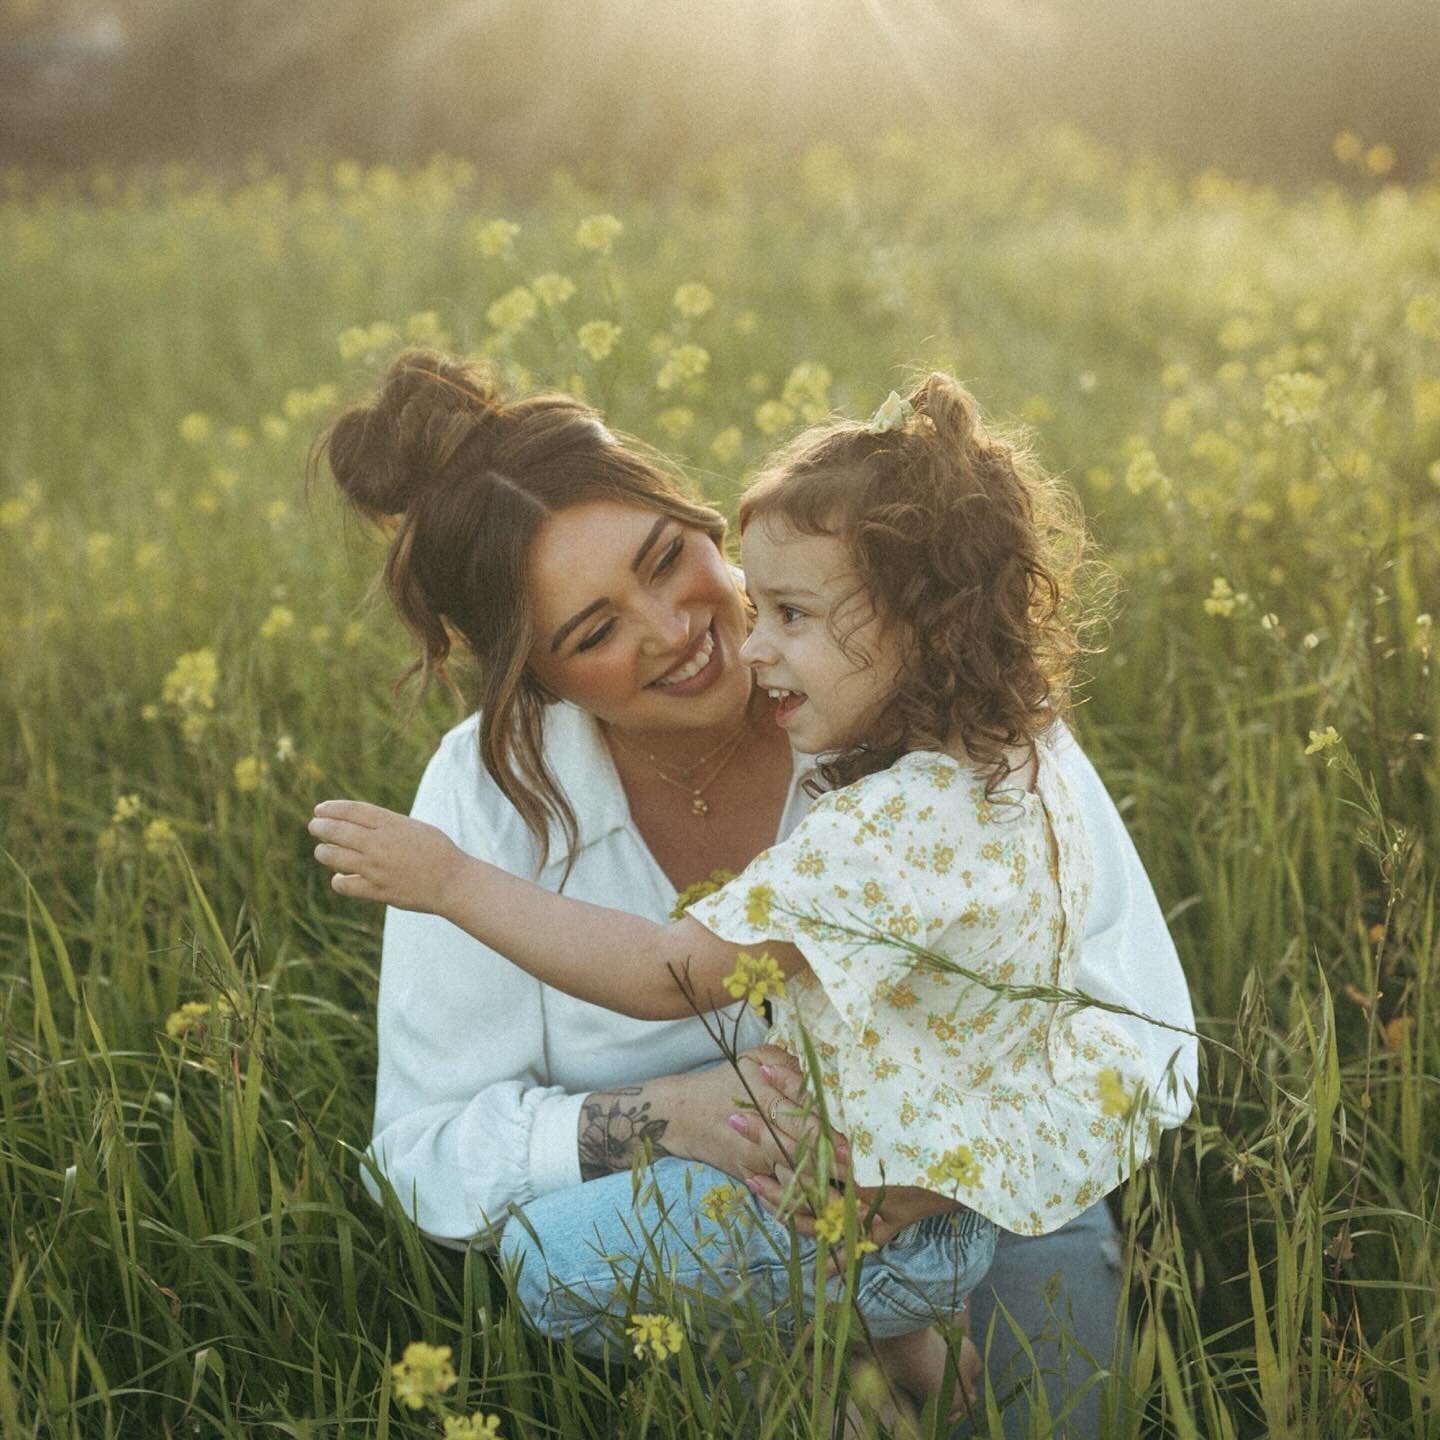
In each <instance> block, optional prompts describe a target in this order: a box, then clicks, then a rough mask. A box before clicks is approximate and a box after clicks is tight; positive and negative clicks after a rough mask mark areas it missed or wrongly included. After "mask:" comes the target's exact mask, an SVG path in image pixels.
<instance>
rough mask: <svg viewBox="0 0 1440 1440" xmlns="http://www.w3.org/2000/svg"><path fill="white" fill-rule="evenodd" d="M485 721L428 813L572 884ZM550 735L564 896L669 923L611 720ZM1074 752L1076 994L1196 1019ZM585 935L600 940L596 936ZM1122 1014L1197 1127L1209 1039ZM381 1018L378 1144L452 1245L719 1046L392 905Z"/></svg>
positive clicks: (587, 721) (494, 854)
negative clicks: (1078, 846) (554, 982)
mask: <svg viewBox="0 0 1440 1440" xmlns="http://www.w3.org/2000/svg"><path fill="white" fill-rule="evenodd" d="M476 731H477V720H476V717H474V716H471V717H470V719H468V720H466V721H464V722H462V723H461V724H460V725H457V726H456V727H455V728H454V729H453V730H451V731H450V733H449V734H448V735H446V736H445V738H444V739H443V740H442V741H441V743H440V748H439V749H438V750H437V751H436V753H435V755H434V756H433V757H432V758H431V760H430V763H429V765H428V766H427V767H426V770H425V775H424V778H423V779H422V780H421V782H420V788H419V791H418V793H417V794H416V797H415V805H414V808H413V809H412V811H411V814H413V815H414V816H415V817H416V818H417V819H420V820H426V821H428V822H429V823H430V824H432V825H436V826H438V827H439V828H440V829H441V830H443V831H445V833H446V834H447V835H449V836H450V838H451V839H452V840H454V841H455V843H456V844H457V845H459V846H460V848H461V849H463V850H465V851H466V852H467V853H469V854H471V855H474V856H477V857H478V858H480V859H482V860H488V861H489V862H490V863H491V864H494V865H498V866H500V867H501V868H502V869H504V870H508V871H511V872H512V873H514V874H517V875H524V876H527V877H529V878H532V879H534V880H536V881H538V883H539V884H541V885H543V886H545V887H546V888H547V889H551V890H556V889H559V887H560V884H561V880H562V877H563V876H564V874H565V860H566V857H565V853H564V848H565V842H564V840H563V838H562V837H561V836H560V835H559V834H558V832H557V833H556V835H555V836H554V839H553V841H552V855H551V858H550V860H549V861H548V862H547V863H546V864H545V865H544V866H543V867H541V868H538V869H537V863H536V862H537V847H536V846H535V844H534V841H533V840H532V838H531V836H530V833H529V831H528V830H527V829H526V828H525V824H524V822H523V821H522V820H521V818H520V817H519V815H518V814H516V812H515V810H514V809H513V807H512V806H511V805H510V803H509V802H508V801H507V800H506V799H505V797H504V796H503V795H502V794H501V793H500V790H499V788H498V787H497V786H496V785H495V783H494V781H493V780H492V779H491V778H490V776H489V775H488V774H487V773H486V772H485V769H484V767H483V766H482V765H481V763H480V756H479V751H478V748H477V740H476ZM544 741H545V761H546V764H547V765H548V766H549V768H550V771H551V774H552V775H553V776H554V777H555V779H556V781H557V782H558V783H559V785H560V786H561V788H562V789H563V790H564V791H565V793H566V795H567V796H568V798H569V800H570V804H571V806H572V807H573V809H574V812H575V819H576V823H577V826H578V831H579V838H578V844H577V846H576V847H575V850H574V855H573V862H574V863H573V865H572V867H571V870H570V874H569V878H568V879H567V880H565V886H564V889H565V894H567V895H570V896H574V897H576V898H578V899H582V900H589V901H592V902H593V903H595V904H599V905H608V906H611V907H614V908H616V909H622V910H628V911H630V912H631V913H633V914H636V915H644V916H648V917H649V918H650V919H652V920H659V921H664V920H666V919H667V918H668V916H669V913H670V909H671V907H672V906H673V905H674V903H675V896H676V892H675V887H674V886H673V885H671V883H670V882H669V880H668V879H667V878H666V876H665V873H664V871H663V870H661V868H660V866H659V865H658V864H657V863H656V861H655V858H654V856H652V855H651V853H650V851H649V849H648V848H647V847H646V844H645V841H644V839H643V838H642V837H641V835H640V832H639V830H638V829H637V828H636V826H635V824H634V823H633V821H632V820H631V818H630V811H629V806H628V804H627V802H626V799H625V793H624V790H623V789H622V788H621V785H620V780H619V777H618V776H617V775H616V773H615V767H614V766H613V765H612V763H611V761H610V755H609V751H608V750H607V749H606V747H605V743H604V740H603V739H602V737H601V735H600V732H599V729H598V726H597V725H596V723H595V721H594V719H593V718H592V717H591V716H589V715H588V714H586V713H585V712H584V711H581V710H579V709H577V708H576V707H574V706H572V705H568V704H560V705H553V706H551V707H550V708H549V709H547V711H546V712H545V736H544ZM1056 757H1057V759H1058V760H1059V761H1060V763H1061V766H1062V768H1063V769H1064V772H1065V775H1066V778H1067V779H1068V781H1069V783H1070V786H1071V788H1072V790H1073V791H1074V793H1075V795H1076V798H1077V800H1078V802H1079V806H1080V810H1081V813H1082V815H1083V818H1084V821H1085V826H1086V830H1087V833H1088V835H1089V838H1090V844H1091V848H1092V851H1093V853H1094V856H1095V865H1096V876H1095V887H1094V891H1093V894H1092V897H1091V903H1090V911H1089V917H1088V920H1087V924H1086V931H1085V939H1084V944H1083V945H1082V947H1081V952H1080V960H1079V964H1078V966H1077V969H1076V984H1077V987H1078V988H1079V989H1081V990H1083V991H1085V992H1086V993H1087V994H1090V995H1092V996H1094V997H1095V998H1097V999H1101V1000H1107V1001H1114V1002H1117V1003H1119V1004H1122V1005H1128V1006H1135V1007H1138V1008H1139V1009H1141V1010H1143V1012H1144V1013H1145V1014H1146V1015H1149V1016H1152V1017H1153V1018H1155V1019H1157V1020H1161V1021H1164V1022H1166V1023H1167V1024H1169V1025H1174V1026H1180V1027H1183V1028H1185V1029H1190V1030H1193V1028H1194V1019H1193V1015H1192V1012H1191V1008H1190V996H1189V991H1188V989H1187V987H1186V984H1185V978H1184V975H1183V973H1182V972H1181V969H1180V962H1179V959H1178V957H1177V956H1176V953H1175V946H1174V943H1173V941H1172V940H1171V938H1170V934H1169V931H1168V929H1167V928H1166V925H1165V921H1164V918H1163V917H1162V915H1161V913H1160V908H1159V905H1158V904H1157V903H1156V900H1155V895H1154V892H1153V890H1152V889H1151V887H1150V882H1149V880H1148V879H1147V878H1146V875H1145V871H1144V867H1143V866H1142V865H1141V863H1140V858H1139V856H1138V855H1137V854H1136V852H1135V847H1134V845H1133V844H1132V843H1131V840H1130V837H1129V835H1128V834H1127V833H1126V831H1125V827H1124V825H1123V823H1122V822H1121V820H1120V816H1119V813H1118V812H1117V811H1116V809H1115V806H1114V804H1113V803H1112V802H1111V800H1110V797H1109V796H1108V795H1107V794H1106V792H1105V788H1104V786H1103V785H1102V784H1101V782H1100V779H1099V776H1097V775H1096V773H1095V770H1094V768H1093V767H1092V766H1091V764H1090V762H1089V761H1088V760H1087V759H1086V757H1085V755H1084V754H1083V753H1082V751H1081V750H1080V747H1079V746H1078V745H1076V744H1075V743H1074V741H1073V740H1071V739H1069V738H1068V736H1067V737H1066V738H1065V739H1064V740H1062V741H1061V742H1060V743H1058V744H1057V746H1056ZM810 764H811V761H810V759H809V757H806V756H798V755H797V756H796V765H795V772H794V774H793V775H792V777H791V783H790V791H789V795H788V796H787V800H786V805H785V810H784V813H783V814H782V816H781V822H780V829H779V833H778V835H777V839H783V838H784V836H785V835H787V834H788V833H789V832H790V830H791V829H792V828H793V826H794V825H795V824H796V822H797V821H798V820H799V818H800V816H801V815H803V814H804V813H805V810H806V809H807V807H808V804H809V799H808V797H807V796H806V794H805V792H804V790H803V788H802V787H801V785H800V781H801V779H802V778H803V777H804V775H805V774H806V773H808V771H809V768H810ZM694 878H695V879H697V880H699V879H703V878H704V877H703V876H698V875H697V876H695V877H694ZM575 944H576V945H578V946H581V947H583V946H584V944H585V936H584V932H583V930H577V932H576V935H575ZM1112 1018H1113V1019H1114V1021H1115V1023H1116V1024H1118V1025H1119V1026H1120V1027H1121V1028H1122V1029H1124V1030H1125V1032H1126V1033H1127V1034H1128V1035H1129V1036H1130V1037H1131V1038H1132V1039H1133V1040H1134V1042H1135V1043H1136V1045H1138V1046H1139V1047H1140V1049H1141V1053H1142V1055H1143V1056H1144V1060H1145V1064H1146V1067H1147V1068H1148V1070H1149V1074H1150V1080H1151V1088H1152V1090H1154V1092H1155V1093H1156V1095H1157V1096H1158V1097H1159V1099H1160V1110H1161V1113H1162V1116H1163V1119H1164V1121H1165V1122H1166V1123H1169V1124H1179V1123H1180V1121H1181V1120H1182V1119H1183V1118H1184V1117H1185V1115H1186V1114H1187V1113H1188V1111H1189V1108H1190V1099H1189V1096H1190V1094H1191V1093H1192V1092H1193V1090H1194V1087H1195V1079H1196V1043H1195V1040H1194V1038H1193V1037H1192V1036H1187V1035H1183V1034H1177V1033H1176V1032H1175V1031H1173V1030H1166V1029H1162V1028H1160V1027H1158V1026H1154V1025H1151V1024H1148V1023H1146V1022H1145V1021H1143V1020H1140V1019H1137V1018H1133V1017H1123V1016H1114V1017H1112ZM378 1025H379V1043H380V1066H379V1074H378V1076H377V1081H376V1096H375V1126H374V1135H373V1138H372V1141H371V1153H372V1155H373V1156H374V1158H375V1161H376V1163H377V1165H378V1167H379V1168H380V1170H381V1171H382V1172H383V1173H384V1174H385V1175H386V1176H387V1177H388V1178H389V1180H390V1183H391V1184H392V1185H393V1186H394V1187H395V1190H396V1192H397V1194H398V1195H399V1197H400V1200H401V1202H402V1204H404V1206H405V1208H406V1210H407V1211H408V1212H410V1213H411V1214H413V1216H414V1217H415V1220H416V1222H417V1223H418V1224H419V1226H420V1228H421V1229H422V1230H424V1231H425V1232H426V1233H427V1234H430V1235H432V1236H434V1237H435V1238H437V1239H451V1240H464V1239H468V1238H470V1237H472V1236H475V1235H478V1234H481V1233H483V1232H485V1231H486V1230H487V1229H488V1228H489V1226H490V1225H491V1224H492V1223H493V1224H499V1223H503V1221H504V1218H505V1213H506V1207H507V1206H508V1205H510V1204H512V1203H513V1204H517V1205H524V1204H525V1203H526V1202H528V1201H530V1200H533V1199H535V1198H536V1197H537V1196H540V1195H544V1194H546V1193H548V1192H549V1191H551V1190H557V1189H560V1188H562V1187H564V1186H567V1185H578V1184H579V1183H580V1161H579V1144H578V1133H579V1121H580V1108H581V1105H582V1104H583V1102H584V1099H585V1097H586V1095H588V1094H589V1093H590V1092H592V1091H595V1090H608V1089H615V1088H617V1087H620V1086H624V1085H634V1084H638V1083H640V1082H642V1081H645V1080H650V1079H654V1078H655V1077H657V1076H661V1075H670V1074H675V1073H679V1072H682V1071H686V1070H693V1069H696V1068H698V1067H700V1066H703V1065H706V1064H710V1063H713V1062H714V1061H715V1060H717V1059H718V1058H719V1055H718V1053H717V1051H716V1049H715V1045H714V1042H713V1041H712V1040H711V1039H710V1037H709V1036H708V1035H707V1034H706V1033H705V1030H704V1027H703V1026H702V1025H701V1023H700V1021H699V1020H698V1019H697V1018H695V1017H693V1016H692V1017H689V1018H687V1019H683V1020H663V1021H651V1020H632V1019H630V1018H629V1017H627V1016H624V1015H618V1014H615V1013H613V1012H611V1011H609V1010H604V1009H601V1008H600V1007H599V1006H596V1005H591V1004H589V1003H587V1002H586V1001H583V1000H577V999H574V998H573V997H571V996H569V995H565V994H563V993H561V992H560V991H558V990H554V989H552V988H550V987H549V986H547V985H542V984H541V983H540V982H539V981H538V980H534V979H532V978H531V977H530V976H529V975H527V974H525V972H524V971H522V970H520V969H517V968H516V967H515V966H514V965H512V964H511V963H510V962H509V961H508V960H505V959H504V958H503V957H501V956H500V955H497V954H496V953H495V952H494V951H493V950H490V949H488V948H487V947H486V946H484V945H481V944H480V943H479V942H478V941H476V940H473V939H472V938H471V937H470V936H469V935H467V934H465V932H464V931H462V930H459V929H457V928H456V927H455V926H453V925H451V924H450V923H449V922H448V921H446V920H442V919H440V918H439V917H438V916H435V915H426V914H419V913H414V912H411V911H406V910H387V911H386V915H385V939H384V949H383V953H382V962H381V969H380V1000H379V1018H378ZM764 1028H765V1027H764V1025H763V1023H762V1022H761V1021H760V1020H759V1019H758V1018H756V1017H755V1016H753V1015H750V1014H747V1015H746V1016H745V1017H744V1018H743V1019H742V1021H741V1030H740V1037H739V1040H740V1045H741V1047H742V1048H744V1047H745V1046H747V1045H751V1044H756V1043H758V1042H759V1041H760V1040H761V1039H762V1038H763V1036H764ZM365 1178H366V1183H367V1185H369V1184H370V1183H371V1182H370V1177H369V1175H368V1174H367V1175H366V1177H365ZM371 1188H372V1191H373V1186H372V1187H371Z"/></svg>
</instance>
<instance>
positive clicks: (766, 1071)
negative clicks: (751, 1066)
mask: <svg viewBox="0 0 1440 1440" xmlns="http://www.w3.org/2000/svg"><path fill="white" fill-rule="evenodd" d="M760 1073H761V1074H762V1075H763V1076H764V1077H765V1078H766V1079H767V1080H773V1079H774V1078H775V1067H774V1066H773V1065H762V1066H761V1067H760Z"/></svg>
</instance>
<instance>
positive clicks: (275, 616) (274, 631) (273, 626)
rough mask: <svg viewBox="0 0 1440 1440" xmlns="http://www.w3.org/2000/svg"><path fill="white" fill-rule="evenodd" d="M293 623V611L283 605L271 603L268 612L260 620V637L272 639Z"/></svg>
mask: <svg viewBox="0 0 1440 1440" xmlns="http://www.w3.org/2000/svg"><path fill="white" fill-rule="evenodd" d="M294 625H295V612H294V611H293V610H291V609H290V608H289V607H288V606H285V605H273V606H271V608H270V613H269V614H268V615H267V616H266V617H265V618H264V620H262V621H261V622H260V638H261V639H262V640H274V639H275V638H276V637H277V636H279V635H283V634H284V633H285V632H286V631H287V630H290V629H293V628H294Z"/></svg>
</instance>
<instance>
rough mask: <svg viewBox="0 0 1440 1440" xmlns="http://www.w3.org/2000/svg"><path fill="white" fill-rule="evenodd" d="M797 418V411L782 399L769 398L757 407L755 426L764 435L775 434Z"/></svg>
mask: <svg viewBox="0 0 1440 1440" xmlns="http://www.w3.org/2000/svg"><path fill="white" fill-rule="evenodd" d="M794 420H795V412H794V411H793V410H792V409H791V408H790V407H789V406H788V405H786V404H784V403H783V402H782V401H780V400H767V401H765V403H764V404H763V405H758V406H756V408H755V428H756V429H757V430H759V431H760V433H761V434H762V435H774V434H775V433H776V432H777V431H779V430H783V429H784V428H785V427H786V426H787V425H790V424H792V423H793V422H794Z"/></svg>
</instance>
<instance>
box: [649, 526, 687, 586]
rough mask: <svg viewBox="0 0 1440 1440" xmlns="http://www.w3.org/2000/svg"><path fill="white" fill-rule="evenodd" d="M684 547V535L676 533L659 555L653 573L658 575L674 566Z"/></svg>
mask: <svg viewBox="0 0 1440 1440" xmlns="http://www.w3.org/2000/svg"><path fill="white" fill-rule="evenodd" d="M684 548H685V539H684V537H683V536H680V535H677V536H676V537H675V539H673V540H672V541H671V542H670V544H669V546H668V547H667V548H666V550H665V553H664V554H663V555H662V556H661V557H660V559H659V562H658V563H657V564H656V566H655V575H656V576H657V577H658V576H660V575H663V574H664V573H665V572H666V571H667V570H669V569H671V568H672V567H673V566H674V564H675V562H676V561H677V560H678V559H679V558H680V552H681V551H682V550H683V549H684Z"/></svg>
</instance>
